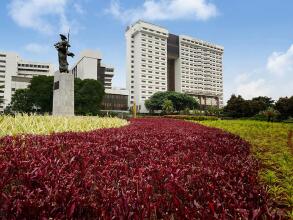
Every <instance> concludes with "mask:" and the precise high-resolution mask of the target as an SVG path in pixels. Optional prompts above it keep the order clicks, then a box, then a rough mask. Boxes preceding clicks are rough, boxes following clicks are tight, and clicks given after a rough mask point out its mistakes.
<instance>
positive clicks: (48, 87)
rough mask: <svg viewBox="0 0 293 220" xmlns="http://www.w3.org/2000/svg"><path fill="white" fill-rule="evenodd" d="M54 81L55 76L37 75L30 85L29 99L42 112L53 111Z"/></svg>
mask: <svg viewBox="0 0 293 220" xmlns="http://www.w3.org/2000/svg"><path fill="white" fill-rule="evenodd" d="M53 83H54V77H53V76H35V77H33V78H32V80H31V83H30V85H29V86H28V96H29V97H28V100H29V101H30V102H31V104H32V106H33V107H34V108H36V109H38V111H39V112H40V113H46V112H51V111H52V108H53Z"/></svg>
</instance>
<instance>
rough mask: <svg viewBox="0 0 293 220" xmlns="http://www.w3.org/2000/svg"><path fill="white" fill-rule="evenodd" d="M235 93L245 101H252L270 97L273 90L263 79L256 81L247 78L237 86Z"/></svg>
mask: <svg viewBox="0 0 293 220" xmlns="http://www.w3.org/2000/svg"><path fill="white" fill-rule="evenodd" d="M235 92H236V94H239V95H241V96H242V97H243V98H245V99H251V98H253V97H257V96H270V94H271V88H270V86H269V83H268V82H267V81H266V80H264V79H262V78H259V79H256V80H252V79H249V78H247V79H246V80H245V81H242V82H239V83H238V84H237V86H236V90H235Z"/></svg>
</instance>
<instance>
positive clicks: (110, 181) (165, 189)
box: [0, 119, 266, 219]
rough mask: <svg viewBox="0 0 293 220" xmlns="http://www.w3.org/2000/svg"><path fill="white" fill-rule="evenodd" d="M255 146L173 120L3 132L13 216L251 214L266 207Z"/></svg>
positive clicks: (2, 209) (2, 202)
mask: <svg viewBox="0 0 293 220" xmlns="http://www.w3.org/2000/svg"><path fill="white" fill-rule="evenodd" d="M257 171H258V165H257V163H256V162H255V161H254V160H253V159H252V158H251V157H250V152H249V145H248V144H247V142H245V141H243V140H241V139H240V138H238V137H236V136H234V135H231V134H228V133H225V132H222V131H220V130H218V129H214V128H208V127H204V126H202V125H197V124H194V123H191V122H185V121H177V120H172V119H136V120H132V121H131V124H130V125H128V126H125V127H122V128H112V129H101V130H97V131H92V132H86V133H70V132H68V133H62V134H53V135H50V136H32V135H30V136H19V137H6V138H3V139H1V140H0V173H1V176H0V192H1V194H0V216H1V217H3V218H4V219H5V218H7V219H13V218H17V219H24V218H26V219H34V218H44V219H48V218H54V219H68V218H75V219H80V218H85V219H95V218H98V217H100V218H101V219H144V218H149V219H170V218H173V219H198V218H201V219H211V218H227V219H230V218H233V219H242V218H249V219H252V218H253V217H256V218H257V217H259V216H260V215H265V212H266V195H265V194H264V192H263V190H262V188H261V187H260V186H259V185H258V183H257Z"/></svg>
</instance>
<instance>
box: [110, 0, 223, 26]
mask: <svg viewBox="0 0 293 220" xmlns="http://www.w3.org/2000/svg"><path fill="white" fill-rule="evenodd" d="M107 12H108V13H110V14H112V15H113V16H114V17H116V18H118V19H120V20H122V21H123V22H125V23H129V22H134V21H136V20H139V19H146V20H151V21H153V20H175V19H196V20H207V19H209V18H211V17H214V16H216V15H217V14H218V10H217V7H216V6H215V5H214V4H212V3H209V2H208V0H146V1H145V2H144V3H143V5H142V6H140V7H137V8H132V9H125V10H123V9H121V7H120V3H119V1H118V0H112V1H111V5H110V8H109V9H108V10H107Z"/></svg>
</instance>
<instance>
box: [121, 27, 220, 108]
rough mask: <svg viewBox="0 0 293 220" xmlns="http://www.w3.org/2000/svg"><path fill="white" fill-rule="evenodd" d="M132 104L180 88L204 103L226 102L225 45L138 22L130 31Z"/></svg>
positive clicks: (216, 103)
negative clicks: (223, 64)
mask: <svg viewBox="0 0 293 220" xmlns="http://www.w3.org/2000/svg"><path fill="white" fill-rule="evenodd" d="M125 35H126V45H127V49H126V51H127V54H126V59H127V61H126V62H127V70H126V71H127V82H126V83H127V89H128V90H129V103H128V104H129V106H132V105H133V102H134V101H135V102H136V105H137V106H138V109H139V111H140V112H147V110H146V108H145V106H144V102H145V100H147V99H148V98H150V96H151V95H153V94H154V93H156V92H158V91H177V92H182V93H187V94H189V95H192V96H193V97H195V98H196V99H197V100H198V102H199V103H200V104H201V105H205V106H220V107H221V106H222V105H223V69H222V58H223V52H224V48H223V47H221V46H218V45H215V44H211V43H208V42H205V41H202V40H198V39H194V38H192V37H188V36H184V35H179V36H177V35H174V34H170V33H169V31H168V30H167V29H165V28H162V27H159V26H157V25H153V24H150V23H147V22H144V21H138V22H136V23H135V24H133V25H132V26H130V27H128V28H127V30H126V33H125Z"/></svg>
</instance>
